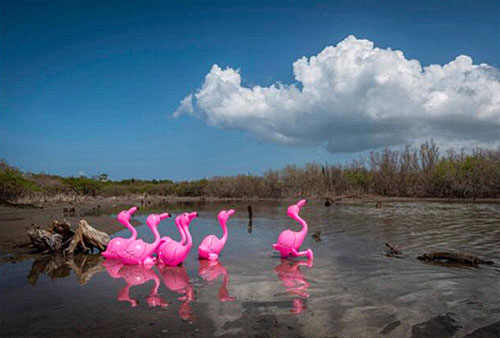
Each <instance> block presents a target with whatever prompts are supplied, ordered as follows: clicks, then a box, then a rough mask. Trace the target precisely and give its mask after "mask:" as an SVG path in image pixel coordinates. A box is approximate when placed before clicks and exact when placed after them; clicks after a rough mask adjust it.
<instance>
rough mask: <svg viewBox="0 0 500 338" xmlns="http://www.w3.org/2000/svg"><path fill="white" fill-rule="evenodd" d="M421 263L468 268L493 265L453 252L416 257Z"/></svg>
mask: <svg viewBox="0 0 500 338" xmlns="http://www.w3.org/2000/svg"><path fill="white" fill-rule="evenodd" d="M417 258H418V259H420V260H422V261H428V262H431V261H432V262H444V263H452V264H461V265H468V266H478V265H479V264H486V265H493V264H495V263H494V262H493V261H489V260H483V259H481V258H478V257H475V256H472V255H464V254H460V253H453V252H430V253H424V254H423V255H421V256H418V257H417Z"/></svg>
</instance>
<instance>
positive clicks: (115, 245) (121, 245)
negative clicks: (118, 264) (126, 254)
mask: <svg viewBox="0 0 500 338" xmlns="http://www.w3.org/2000/svg"><path fill="white" fill-rule="evenodd" d="M136 211H137V208H136V207H132V208H130V209H129V210H123V211H122V212H120V213H119V214H118V216H117V218H118V221H119V222H120V223H121V224H123V225H124V226H125V227H127V228H128V229H129V230H130V232H131V235H130V237H129V238H123V237H115V238H113V239H112V240H110V241H109V243H108V245H107V246H106V250H105V251H104V252H102V253H101V255H102V256H103V257H104V258H106V259H119V258H120V257H119V253H120V252H122V251H124V250H125V249H126V248H127V247H128V245H129V244H130V243H131V242H132V241H134V240H135V239H136V238H137V230H135V228H134V227H133V226H132V224H130V217H131V215H132V214H133V213H134V212H136Z"/></svg>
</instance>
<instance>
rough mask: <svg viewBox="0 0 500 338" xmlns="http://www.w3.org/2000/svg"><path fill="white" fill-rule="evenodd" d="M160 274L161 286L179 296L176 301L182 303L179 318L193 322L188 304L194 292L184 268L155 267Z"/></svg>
mask: <svg viewBox="0 0 500 338" xmlns="http://www.w3.org/2000/svg"><path fill="white" fill-rule="evenodd" d="M156 267H157V268H158V271H159V272H160V276H161V279H162V281H163V284H164V285H165V286H166V287H167V289H169V290H170V291H173V292H175V293H178V294H180V295H181V297H179V298H178V299H179V300H180V301H182V302H183V303H182V304H181V305H180V307H179V317H181V319H183V320H190V321H192V320H194V316H193V311H192V310H191V307H190V305H189V304H190V303H191V302H192V301H194V300H195V297H194V290H193V286H192V285H191V282H190V281H189V276H188V274H187V272H186V269H185V268H184V266H166V265H161V264H158V265H157V266H156Z"/></svg>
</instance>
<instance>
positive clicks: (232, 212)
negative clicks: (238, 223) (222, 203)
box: [227, 209, 236, 216]
mask: <svg viewBox="0 0 500 338" xmlns="http://www.w3.org/2000/svg"><path fill="white" fill-rule="evenodd" d="M235 212H236V211H234V210H233V209H231V210H228V211H227V216H232V215H234V213H235Z"/></svg>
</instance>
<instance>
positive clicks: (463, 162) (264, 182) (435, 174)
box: [0, 141, 500, 201]
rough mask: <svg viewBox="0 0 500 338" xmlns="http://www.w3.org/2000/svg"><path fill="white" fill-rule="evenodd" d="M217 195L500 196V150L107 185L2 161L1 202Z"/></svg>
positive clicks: (423, 149) (386, 155) (407, 153)
mask: <svg viewBox="0 0 500 338" xmlns="http://www.w3.org/2000/svg"><path fill="white" fill-rule="evenodd" d="M40 194H42V195H44V196H54V195H57V194H74V195H86V196H125V195H137V194H148V195H159V196H179V197H196V196H213V197H221V198H250V197H261V198H269V197H270V198H284V197H299V196H337V195H345V194H376V195H381V196H392V197H448V198H498V197H500V147H498V148H497V149H496V150H488V149H481V148H478V149H476V150H474V151H472V152H470V153H466V152H464V151H459V152H457V151H453V150H448V151H446V152H445V153H444V154H441V153H440V152H439V149H438V147H437V145H436V144H435V143H434V142H433V141H431V142H426V143H424V144H422V145H421V146H420V147H418V148H415V147H409V146H407V147H405V148H403V149H401V150H390V149H385V150H383V151H380V152H372V153H370V155H369V156H367V157H365V158H360V159H359V160H357V161H353V162H351V163H349V164H347V165H329V164H318V163H309V164H306V165H305V166H303V167H297V166H294V165H289V166H287V167H285V168H283V169H280V170H269V171H267V172H265V173H264V174H263V175H262V176H255V175H237V176H229V177H213V178H211V179H203V180H195V181H184V182H173V181H170V180H152V181H146V180H137V179H128V180H121V181H107V182H101V181H99V180H95V179H90V178H86V177H79V178H76V177H59V176H54V175H47V174H31V173H23V172H21V171H19V170H17V169H15V168H13V167H11V166H9V165H8V164H7V163H6V162H5V161H2V162H0V200H4V201H15V200H16V199H18V198H20V197H26V196H34V195H40Z"/></svg>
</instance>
